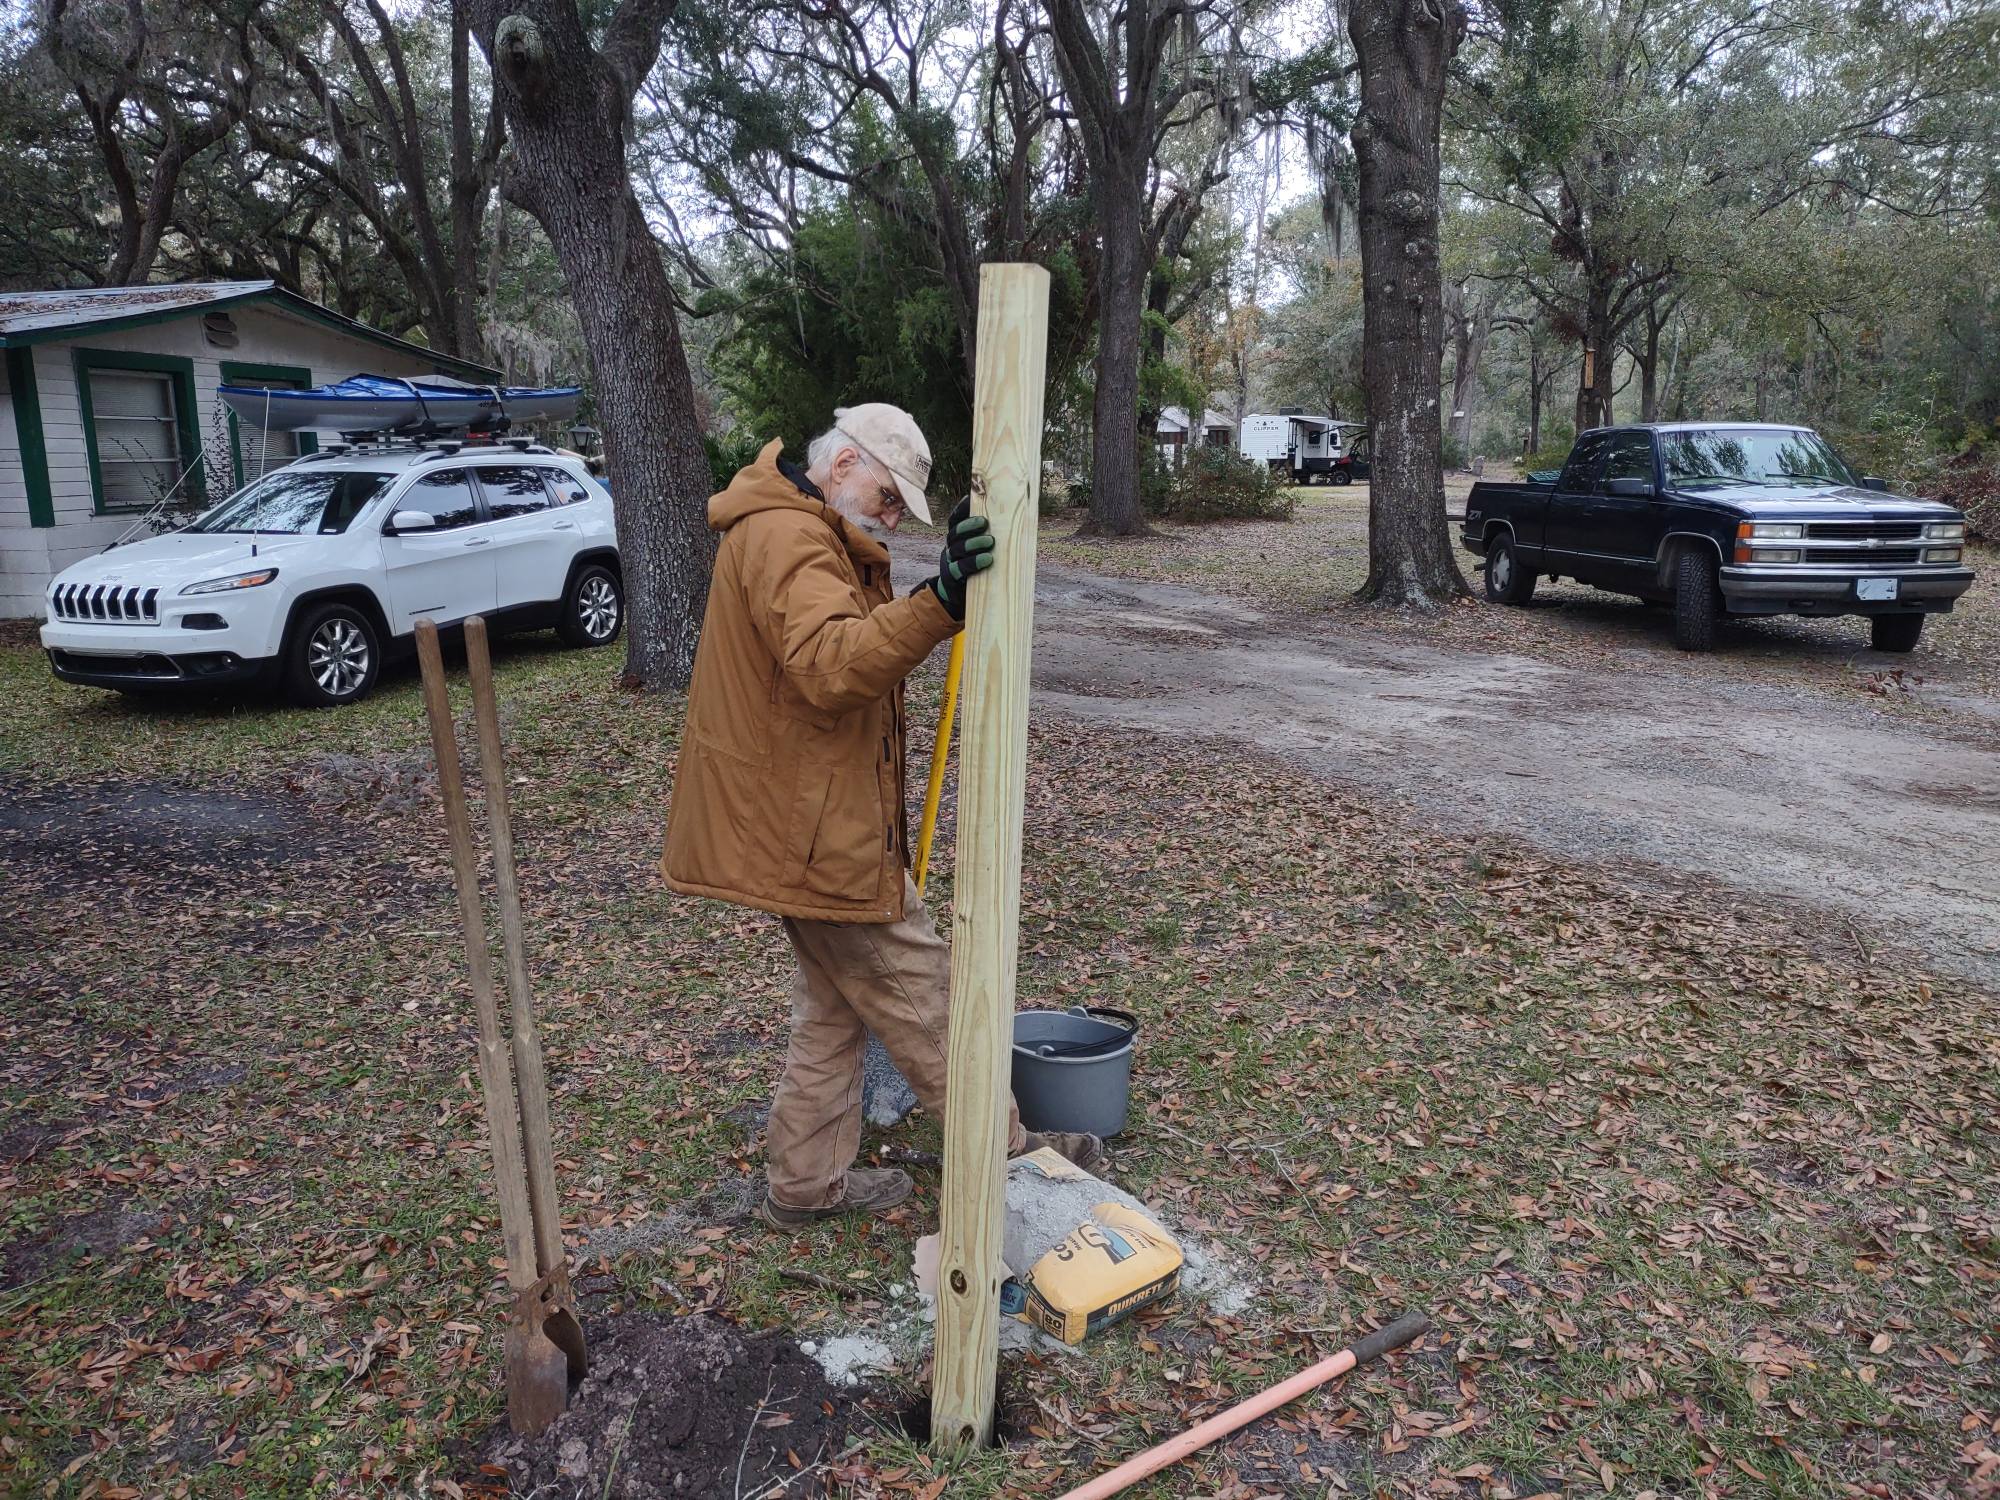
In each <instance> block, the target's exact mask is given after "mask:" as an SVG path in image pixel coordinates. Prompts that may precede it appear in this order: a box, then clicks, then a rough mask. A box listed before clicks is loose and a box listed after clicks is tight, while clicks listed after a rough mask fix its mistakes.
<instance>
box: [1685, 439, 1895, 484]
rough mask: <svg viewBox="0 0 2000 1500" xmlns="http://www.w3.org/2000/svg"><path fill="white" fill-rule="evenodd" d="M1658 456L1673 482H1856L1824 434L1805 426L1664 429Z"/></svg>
mask: <svg viewBox="0 0 2000 1500" xmlns="http://www.w3.org/2000/svg"><path fill="white" fill-rule="evenodd" d="M1660 460H1661V463H1662V465H1663V466H1664V467H1665V469H1666V472H1667V483H1668V484H1669V485H1670V486H1693V487H1696V488H1699V487H1700V486H1702V485H1710V484H1756V485H1777V484H1782V485H1811V484H1842V485H1851V484H1855V483H1857V482H1858V481H1857V480H1856V479H1855V477H1854V474H1853V471H1851V470H1850V469H1849V468H1848V467H1847V465H1846V464H1844V463H1842V462H1841V461H1840V455H1839V454H1837V453H1835V452H1834V451H1833V449H1832V448H1831V447H1829V446H1828V445H1827V442H1826V439H1824V438H1822V437H1821V436H1820V435H1819V434H1818V433H1816V432H1813V431H1811V430H1810V429H1808V428H1804V427H1793V428H1789V429H1778V430H1773V429H1770V428H1759V427H1701V428H1696V429H1694V430H1692V431H1688V432H1663V433H1661V434H1660Z"/></svg>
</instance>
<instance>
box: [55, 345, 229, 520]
mask: <svg viewBox="0 0 2000 1500" xmlns="http://www.w3.org/2000/svg"><path fill="white" fill-rule="evenodd" d="M76 394H77V405H78V407H79V409H80V411H81V414H82V417H83V438H84V444H85V447H86V448H87V450H88V452H89V457H90V484H91V491H92V494H93V496H94V498H95V500H96V505H97V509H98V511H99V512H104V511H121V510H149V509H151V508H152V507H153V506H155V505H157V504H159V503H161V502H162V501H169V502H170V503H173V504H177V505H179V504H195V503H199V502H200V501H201V499H202V496H203V488H202V472H201V445H200V442H199V441H198V439H197V437H196V429H195V405H194V365H193V362H192V361H190V360H186V359H175V358H172V357H170V356H166V355H158V354H128V353H125V352H123V351H119V350H108V349H79V350H77V351H76Z"/></svg>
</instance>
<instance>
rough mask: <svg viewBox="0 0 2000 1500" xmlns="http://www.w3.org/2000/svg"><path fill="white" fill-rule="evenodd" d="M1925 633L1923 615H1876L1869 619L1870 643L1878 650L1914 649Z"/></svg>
mask: <svg viewBox="0 0 2000 1500" xmlns="http://www.w3.org/2000/svg"><path fill="white" fill-rule="evenodd" d="M1923 633H1924V617H1923V616H1922V615H1874V616H1872V617H1871V618H1870V619H1869V621H1868V644H1869V645H1871V646H1873V647H1874V648H1875V649H1876V650H1877V651H1914V650H1916V649H1917V639H1918V637H1920V636H1921V635H1922V634H1923Z"/></svg>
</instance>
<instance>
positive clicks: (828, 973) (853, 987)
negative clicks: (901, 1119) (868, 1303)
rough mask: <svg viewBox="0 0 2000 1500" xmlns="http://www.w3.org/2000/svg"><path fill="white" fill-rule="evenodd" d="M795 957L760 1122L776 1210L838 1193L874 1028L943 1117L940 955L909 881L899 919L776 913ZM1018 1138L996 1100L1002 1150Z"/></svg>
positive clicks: (853, 1146)
mask: <svg viewBox="0 0 2000 1500" xmlns="http://www.w3.org/2000/svg"><path fill="white" fill-rule="evenodd" d="M785 936H787V937H788V938H790V939H791V940H792V951H793V952H794V953H795V954H797V955H798V960H799V972H798V974H797V975H796V976H795V977H794V978H793V980H792V1039H791V1045H790V1046H789V1047H788V1048H787V1049H786V1052H785V1074H784V1077H782V1078H780V1079H779V1080H778V1091H777V1093H776V1095H774V1096H773V1098H772V1100H771V1120H770V1124H769V1126H768V1127H767V1129H766V1149H767V1152H768V1158H769V1162H768V1167H767V1171H768V1174H769V1177H770V1186H771V1196H772V1197H773V1198H774V1199H776V1200H777V1201H778V1202H779V1203H781V1204H783V1205H784V1206H785V1207H787V1208H823V1207H825V1206H826V1205H828V1204H830V1203H834V1202H836V1201H838V1200H839V1198H840V1196H841V1194H842V1192H843V1191H845V1185H846V1184H845V1179H846V1176H847V1169H848V1168H849V1167H851V1166H853V1165H854V1157H855V1154H856V1153H857V1152H858V1151H859V1150H860V1149H861V1056H862V1052H863V1050H864V1048H865V1047H866V1044H867V1040H868V1033H869V1032H871V1031H872V1032H874V1033H875V1035H876V1036H878V1037H880V1038H881V1039H882V1045H883V1046H884V1047H886V1048H888V1049H889V1056H890V1057H891V1058H893V1059H894V1060H895V1063H896V1066H897V1067H898V1068H900V1069H902V1071H903V1076H904V1077H905V1078H907V1079H909V1080H910V1087H911V1088H912V1089H914V1090H915V1091H916V1095H917V1099H918V1101H919V1102H920V1103H921V1104H922V1105H923V1107H924V1108H925V1109H927V1110H928V1111H930V1113H931V1114H932V1115H933V1116H935V1117H936V1118H937V1119H939V1120H943V1118H944V1078H945V1034H946V1031H947V1029H948V1027H949V1024H950V1016H949V1011H948V1005H949V996H950V992H951V950H950V948H949V947H947V946H946V944H945V941H944V939H943V938H941V937H939V936H938V931H937V926H936V924H935V923H933V922H932V921H931V916H930V913H929V912H927V911H926V910H924V904H923V901H922V900H921V899H920V898H919V897H918V895H917V887H916V883H915V882H914V881H912V880H910V879H909V877H908V876H905V877H904V881H903V920H902V921H900V922H883V923H874V922H811V921H805V920H802V919H800V918H796V917H787V918H785ZM1026 1139H1027V1132H1026V1131H1024V1130H1023V1129H1022V1128H1021V1116H1020V1112H1019V1111H1018V1110H1017V1109H1015V1108H1014V1101H1013V1100H1012V1099H1011V1098H1010V1099H1009V1100H1008V1101H1007V1154H1008V1155H1010V1156H1012V1155H1014V1154H1015V1153H1016V1152H1018V1151H1020V1150H1021V1148H1022V1146H1023V1144H1024V1143H1025V1141H1026Z"/></svg>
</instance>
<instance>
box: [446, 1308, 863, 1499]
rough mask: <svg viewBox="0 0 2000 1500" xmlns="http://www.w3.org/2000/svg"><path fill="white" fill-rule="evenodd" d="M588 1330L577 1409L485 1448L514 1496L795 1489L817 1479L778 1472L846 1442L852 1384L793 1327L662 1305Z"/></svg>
mask: <svg viewBox="0 0 2000 1500" xmlns="http://www.w3.org/2000/svg"><path fill="white" fill-rule="evenodd" d="M584 1335H585V1338H586V1339H587V1340H588V1341H589V1344H590V1374H589V1375H588V1376H586V1377H585V1379H584V1382H583V1384H582V1386H581V1387H579V1388H578V1390H577V1392H576V1394H575V1395H573V1396H572V1397H571V1398H570V1403H569V1410H568V1411H566V1412H564V1413H563V1414H562V1416H561V1417H559V1418H558V1419H557V1420H556V1422H555V1425H554V1426H552V1427H550V1428H549V1430H548V1431H547V1432H544V1433H543V1434H542V1435H541V1436H540V1437H538V1438H535V1439H533V1440H532V1441H530V1440H526V1439H522V1438H517V1437H515V1436H514V1435H513V1434H512V1433H511V1432H509V1431H508V1430H507V1429H506V1427H505V1425H504V1424H503V1425H502V1426H501V1427H500V1428H499V1429H498V1430H497V1431H496V1433H495V1435H494V1438H493V1440H492V1441H491V1442H490V1443H489V1444H488V1446H487V1450H486V1453H485V1455H484V1457H485V1461H486V1462H488V1463H491V1464H496V1465H499V1466H501V1467H503V1468H504V1469H505V1470H506V1471H507V1477H508V1483H509V1485H510V1487H511V1489H512V1491H513V1493H514V1494H516V1495H531V1494H532V1495H542V1496H563V1497H568V1496H589V1497H591V1500H600V1497H601V1500H664V1497H668V1496H674V1497H690V1496H711V1495H723V1496H735V1495H740V1496H743V1497H745V1500H748V1497H750V1496H755V1495H766V1494H768V1495H776V1494H778V1493H780V1491H781V1489H782V1492H783V1493H784V1494H786V1495H787V1496H788V1497H796V1496H799V1495H807V1494H812V1493H815V1492H816V1488H817V1487H816V1486H815V1485H814V1484H813V1482H812V1481H811V1480H810V1479H807V1480H806V1482H805V1483H803V1484H794V1485H793V1486H792V1487H790V1488H789V1489H783V1485H782V1482H783V1481H785V1480H786V1479H797V1478H798V1477H799V1476H800V1471H802V1470H809V1469H811V1468H813V1466H814V1465H816V1464H819V1463H822V1462H824V1461H826V1460H829V1459H831V1458H833V1457H834V1456H835V1455H837V1454H838V1453H839V1452H840V1450H841V1448H842V1446H843V1445H844V1444H845V1442H846V1439H847V1429H848V1425H849V1420H850V1418H851V1416H852V1401H853V1398H852V1396H851V1395H850V1396H848V1397H846V1398H845V1399H843V1398H842V1397H841V1396H840V1395H838V1394H836V1393H835V1391H834V1389H833V1387H832V1386H831V1385H829V1384H828V1383H827V1380H826V1376H825V1375H823V1374H822V1373H821V1372H820V1368H819V1366H818V1365H816V1364H814V1363H813V1361H812V1360H811V1359H809V1358H807V1357H806V1355H804V1354H803V1353H801V1352H800V1351H799V1347H798V1345H797V1344H795V1343H793V1342H791V1341H790V1340H789V1339H784V1338H780V1337H778V1336H777V1335H775V1334H763V1335H758V1336H755V1337H750V1338H746V1337H744V1336H743V1335H742V1334H741V1333H739V1332H738V1331H737V1330H736V1329H735V1328H732V1327H731V1326H730V1325H729V1324H727V1323H724V1322H723V1321H721V1320H720V1319H719V1318H712V1317H707V1316H695V1317H687V1318H671V1317H663V1316H657V1315H653V1314H629V1315H627V1316H624V1317H620V1318H616V1319H612V1320H608V1321H598V1322H594V1323H587V1324H586V1325H585V1328H584Z"/></svg>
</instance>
